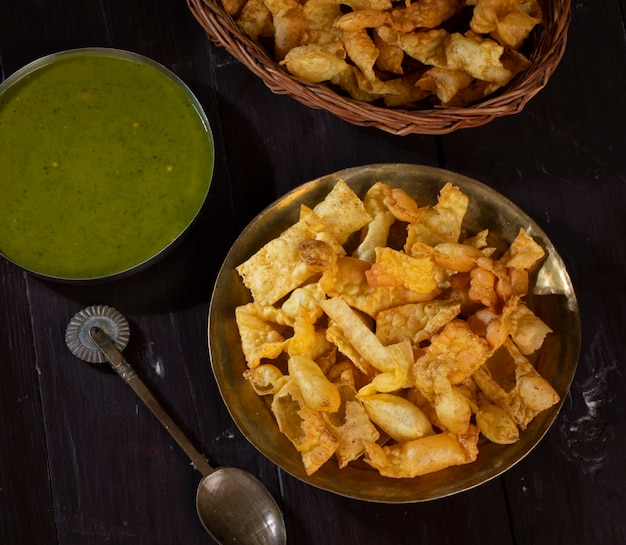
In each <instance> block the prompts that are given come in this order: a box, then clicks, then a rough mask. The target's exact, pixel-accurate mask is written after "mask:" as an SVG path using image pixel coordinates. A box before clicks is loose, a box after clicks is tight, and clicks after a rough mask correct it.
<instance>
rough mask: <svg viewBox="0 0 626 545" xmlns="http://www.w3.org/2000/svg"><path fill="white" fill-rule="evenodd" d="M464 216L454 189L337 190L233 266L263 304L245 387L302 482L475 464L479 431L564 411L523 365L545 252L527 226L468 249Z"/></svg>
mask: <svg viewBox="0 0 626 545" xmlns="http://www.w3.org/2000/svg"><path fill="white" fill-rule="evenodd" d="M277 1H278V0H277ZM432 5H436V2H434V3H433V4H432ZM316 9H317V8H316ZM319 9H320V12H319V13H316V14H315V18H316V19H317V18H321V20H323V17H324V10H322V8H321V7H320V8H319ZM368 17H369V16H367V14H364V16H363V17H361V18H357V17H356V16H355V17H354V18H352V19H350V18H346V19H345V21H349V22H350V24H351V25H356V24H357V23H356V20H357V19H358V21H360V22H361V23H363V22H364V21H367V20H368ZM319 24H321V25H323V23H321V22H320V23H319ZM468 205H469V200H468V198H467V196H466V195H465V194H463V192H461V191H460V190H459V188H457V187H455V186H453V185H451V184H446V185H444V186H443V187H442V188H441V190H440V192H439V195H438V199H437V202H436V203H434V204H425V203H420V202H418V201H417V200H416V199H415V198H413V197H412V196H410V195H409V194H408V193H407V192H406V191H404V190H402V189H399V188H393V187H390V186H389V185H388V184H386V183H384V182H379V183H376V184H374V185H373V186H372V187H371V188H370V189H369V190H368V191H367V193H366V194H365V196H364V198H363V200H361V199H360V198H359V197H358V196H357V195H356V194H355V193H354V192H353V191H352V189H350V187H349V186H348V185H347V184H345V183H344V182H338V183H337V184H336V185H335V186H334V188H333V189H332V190H331V191H330V193H329V194H328V195H327V196H326V197H325V198H324V200H323V201H322V202H320V203H319V204H318V205H316V206H315V207H314V208H313V209H311V208H308V207H306V206H303V207H302V209H301V214H300V219H299V221H298V222H297V223H296V224H295V225H294V226H292V227H290V228H288V229H286V230H285V231H284V232H283V233H282V234H281V235H279V236H278V237H277V238H276V239H274V240H272V241H270V242H268V243H267V244H266V245H265V246H264V247H263V248H261V250H259V251H258V252H257V253H256V254H255V255H253V256H252V257H251V258H250V259H249V260H248V261H246V262H245V263H243V264H242V265H240V266H239V267H238V268H237V271H238V272H239V273H240V275H241V277H242V280H243V281H244V283H245V285H246V286H248V287H249V288H250V290H251V292H252V296H253V302H251V303H248V304H245V305H241V306H239V307H237V309H236V310H235V317H236V322H237V326H238V328H239V333H240V336H241V345H242V350H243V353H244V356H245V358H246V361H247V364H248V369H247V370H246V372H245V373H244V376H245V377H246V379H247V380H248V382H249V383H250V386H251V387H252V388H253V389H254V391H255V392H256V393H257V394H258V395H260V396H267V398H268V400H269V399H271V410H272V412H273V414H274V416H275V418H276V421H277V423H278V427H279V429H280V431H281V432H282V433H284V434H285V436H286V437H288V438H289V440H290V441H291V443H293V445H294V446H295V448H296V449H297V450H298V452H299V453H300V455H301V456H302V461H303V465H304V468H305V470H306V472H307V474H309V475H311V474H313V473H314V472H315V471H317V470H318V469H319V468H320V467H321V466H322V465H323V464H325V463H326V462H327V461H329V460H331V459H334V460H336V463H337V465H338V466H339V467H340V468H343V467H345V466H346V465H348V464H350V463H351V462H352V461H354V460H358V459H363V460H365V462H366V463H367V464H369V465H370V466H371V467H372V468H375V469H376V470H377V471H379V472H380V474H381V475H383V476H386V477H392V478H413V477H417V476H420V475H423V474H425V473H430V472H433V471H439V470H441V469H444V468H446V467H450V466H454V465H459V464H466V463H469V462H472V461H473V460H475V459H476V456H477V452H478V447H477V445H478V437H479V435H480V434H482V436H483V437H485V438H486V439H487V440H489V441H491V442H493V443H498V444H502V445H507V444H511V443H513V442H515V441H518V440H519V437H520V433H523V430H525V429H526V427H527V426H528V424H529V423H530V421H531V420H532V419H533V418H534V417H535V416H537V415H538V414H539V413H540V412H541V411H544V410H546V409H548V408H550V407H551V406H553V405H554V404H555V403H557V402H558V401H559V396H558V394H557V393H556V391H555V390H554V389H553V388H552V386H551V385H550V384H549V383H548V382H547V381H546V380H545V379H544V378H543V377H542V376H541V375H540V374H539V373H538V372H537V370H536V369H535V368H534V367H533V365H532V364H531V362H530V361H529V360H528V359H527V357H526V356H528V355H530V354H534V353H535V352H537V351H538V350H539V349H540V348H541V347H542V346H543V344H544V341H545V339H546V337H547V336H548V335H549V334H550V333H551V329H550V327H549V326H548V325H547V324H546V323H545V322H544V321H543V320H542V319H541V318H539V317H538V316H537V315H535V314H534V312H533V311H532V309H531V308H530V307H529V306H528V305H527V304H526V303H525V302H524V298H525V296H526V294H527V293H528V291H529V284H530V278H531V273H532V271H533V268H534V267H536V266H537V264H538V263H539V262H540V261H541V260H542V259H543V258H544V256H545V252H544V250H543V248H542V247H541V245H540V244H539V243H538V242H537V241H535V240H534V239H533V238H532V237H531V236H530V235H529V234H528V233H527V232H526V231H525V230H524V229H520V231H519V232H518V234H517V236H516V237H515V239H514V240H513V241H512V242H511V244H510V245H509V246H508V247H507V248H506V249H502V250H501V251H499V252H497V251H496V249H495V248H494V247H492V246H490V244H489V238H490V237H489V232H488V231H487V230H482V231H479V232H478V233H476V234H471V235H472V236H469V237H468V234H467V233H466V232H465V230H464V219H465V214H466V211H467V208H468Z"/></svg>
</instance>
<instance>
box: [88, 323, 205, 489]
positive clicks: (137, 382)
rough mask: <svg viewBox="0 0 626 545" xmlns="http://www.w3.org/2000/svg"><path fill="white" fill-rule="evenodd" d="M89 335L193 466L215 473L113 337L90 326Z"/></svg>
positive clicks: (203, 471)
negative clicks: (138, 373) (118, 347)
mask: <svg viewBox="0 0 626 545" xmlns="http://www.w3.org/2000/svg"><path fill="white" fill-rule="evenodd" d="M89 336H90V337H91V339H92V340H93V342H94V343H95V344H96V346H97V347H98V348H99V349H100V351H101V352H102V354H103V355H104V357H105V358H106V359H107V361H108V362H109V363H110V364H111V367H113V369H114V370H115V372H116V373H117V374H118V375H119V376H120V377H122V379H124V382H126V384H128V385H129V386H130V387H131V388H132V389H133V390H134V392H135V393H136V394H137V395H138V396H139V398H140V399H141V401H143V402H144V404H145V405H146V406H147V407H148V409H150V410H151V411H152V414H154V416H156V417H157V419H158V420H159V422H160V423H161V424H162V425H163V427H164V428H165V429H166V430H167V431H168V432H169V434H170V435H171V436H172V438H173V439H174V440H175V441H176V442H177V443H178V445H179V446H180V448H182V449H183V450H184V451H185V454H187V456H188V457H189V459H190V460H191V463H192V464H193V466H194V467H195V468H196V469H197V470H198V471H199V472H200V473H202V475H204V476H205V477H206V476H207V475H209V474H211V473H213V471H214V469H213V468H212V467H211V466H210V465H209V463H208V462H207V460H206V458H205V457H204V455H203V454H201V453H200V452H198V451H197V450H196V448H195V447H194V446H193V445H192V444H191V441H189V439H187V437H186V436H185V434H184V433H183V431H182V430H181V429H180V428H179V427H178V425H177V424H176V423H175V422H174V421H173V420H172V419H171V418H170V416H169V415H168V414H167V413H166V412H165V409H163V407H162V406H161V404H160V403H159V402H158V401H157V399H156V398H155V397H154V395H153V394H152V392H151V391H150V390H149V389H148V387H147V386H146V385H145V384H144V382H143V381H142V380H141V379H140V378H139V377H138V376H137V373H136V372H135V370H134V369H133V368H132V366H131V365H130V364H129V363H128V362H127V361H126V359H125V358H124V356H123V355H122V353H121V352H120V351H119V350H118V349H117V348H116V347H115V345H114V344H113V341H112V340H111V338H110V337H109V336H108V335H107V334H106V333H105V332H104V331H103V330H102V329H100V328H99V327H92V328H90V329H89Z"/></svg>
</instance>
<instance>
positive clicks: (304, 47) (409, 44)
mask: <svg viewBox="0 0 626 545" xmlns="http://www.w3.org/2000/svg"><path fill="white" fill-rule="evenodd" d="M221 2H222V5H223V7H224V9H225V10H226V11H227V12H228V13H229V14H230V15H231V16H232V17H233V19H234V20H235V22H236V24H237V26H238V28H239V29H240V31H241V32H242V33H243V34H245V35H247V36H249V37H250V38H252V39H253V40H255V41H256V42H258V43H259V44H261V45H262V46H263V47H265V48H266V50H268V51H269V53H270V55H272V56H273V57H274V58H275V60H277V61H278V62H280V64H281V65H283V66H285V67H286V69H287V70H288V71H289V72H290V73H291V74H293V75H294V76H297V77H299V78H301V79H303V80H306V81H309V82H314V83H319V82H327V83H328V84H331V86H334V87H335V88H338V89H341V90H343V91H344V92H345V93H347V94H348V95H349V96H351V97H352V98H354V99H356V100H359V101H364V102H374V101H376V100H378V99H380V101H382V103H383V104H384V105H385V106H387V107H395V106H402V107H405V108H407V107H411V108H415V109H424V108H432V107H464V106H468V105H470V104H473V103H475V102H477V101H479V100H481V99H482V98H484V97H486V96H488V95H490V94H492V93H493V92H495V91H496V90H498V89H500V88H502V87H504V86H505V85H507V84H508V83H509V82H510V81H511V80H512V79H513V78H514V77H515V76H516V75H517V74H518V73H520V72H522V71H523V70H526V69H527V68H528V67H529V66H530V62H529V60H528V58H527V57H526V56H525V55H524V54H523V53H521V51H520V50H521V48H522V45H523V44H524V42H525V40H526V38H527V37H528V36H529V34H530V33H531V31H532V30H533V29H534V28H535V26H536V25H538V24H540V23H541V22H542V10H541V5H540V4H539V0H413V1H411V0H405V1H402V2H401V1H399V0H221Z"/></svg>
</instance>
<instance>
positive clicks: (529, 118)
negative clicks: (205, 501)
mask: <svg viewBox="0 0 626 545" xmlns="http://www.w3.org/2000/svg"><path fill="white" fill-rule="evenodd" d="M625 12H626V3H625V2H624V0H604V1H603V2H590V1H588V0H580V1H576V2H574V3H573V21H572V25H571V27H570V32H569V41H568V47H567V51H566V53H565V56H564V58H563V60H562V63H561V65H560V66H559V68H558V69H557V71H556V73H555V74H554V76H553V77H552V79H551V80H550V82H549V84H548V85H547V87H546V88H545V89H544V90H543V91H542V92H541V93H540V94H539V95H538V96H536V97H535V98H534V99H533V100H531V101H530V103H529V104H528V105H527V107H526V108H525V109H524V111H523V112H522V113H520V114H517V115H515V116H509V117H504V118H500V119H497V120H495V121H493V122H491V123H490V124H488V125H485V126H484V127H480V128H476V129H471V130H462V131H458V132H455V133H452V134H449V135H445V136H441V137H435V136H420V135H413V136H405V137H396V136H392V135H389V134H386V133H384V132H382V131H379V130H376V129H368V128H359V127H356V126H352V125H349V124H347V123H345V122H343V121H341V120H338V119H336V118H334V117H333V116H331V115H330V114H328V113H327V112H324V111H318V110H313V109H308V108H306V107H305V106H302V105H300V104H299V103H297V102H295V101H294V100H292V99H290V98H288V97H284V96H276V95H274V94H272V93H271V92H270V91H269V90H268V89H267V88H266V87H265V86H264V84H263V83H262V82H261V81H260V80H258V79H257V78H256V77H255V76H253V75H252V74H251V73H250V72H249V71H248V70H247V69H246V68H245V67H244V66H242V65H241V64H239V63H238V62H236V61H234V60H233V59H232V58H231V57H230V56H229V55H228V54H227V53H226V52H224V51H223V50H221V49H219V48H217V47H215V46H214V45H212V44H211V43H210V42H209V41H207V39H206V37H205V35H204V33H203V31H202V29H201V28H200V26H199V25H198V24H197V23H196V21H195V20H194V19H193V17H192V15H191V13H190V12H189V10H188V8H187V6H186V4H185V1H184V0H156V1H155V0H153V1H150V2H149V1H146V0H109V1H103V0H99V1H96V0H21V1H16V0H13V1H10V2H9V1H7V2H4V3H3V6H2V9H0V73H1V75H2V79H4V78H6V77H7V76H9V75H10V74H12V73H13V72H15V71H16V70H17V69H19V68H20V67H22V66H23V65H25V64H27V63H28V62H30V61H32V60H34V59H36V58H37V57H40V56H42V55H45V54H48V53H52V52H55V51H59V50H63V49H71V48H77V47H83V46H110V47H116V48H122V49H128V50H132V51H136V52H138V53H141V54H143V55H146V56H148V57H151V58H153V59H155V60H157V61H159V62H161V63H162V64H164V65H165V66H167V67H169V68H170V69H172V70H173V71H174V72H175V73H177V74H178V75H179V76H180V77H181V78H182V79H183V80H184V81H185V82H186V83H187V84H188V85H189V86H190V87H191V88H192V90H193V91H194V92H195V93H196V94H197V96H198V97H199V98H200V100H201V102H202V103H203V105H204V107H205V108H206V111H207V114H208V117H209V119H210V122H211V124H212V127H213V131H214V135H215V139H216V143H217V164H216V170H215V177H214V182H213V186H212V189H211V193H210V197H209V199H208V202H207V205H206V207H205V209H204V211H203V213H202V216H201V218H200V221H199V223H198V224H197V225H196V226H195V227H194V228H193V230H192V232H191V233H190V234H189V236H188V237H187V238H186V239H185V240H184V242H183V244H182V245H181V246H180V247H178V248H177V249H176V250H175V251H174V252H173V253H172V254H170V255H169V256H168V257H167V258H166V259H165V260H163V261H162V262H160V263H159V264H158V265H156V266H153V267H152V268H150V269H148V270H146V271H144V272H142V273H139V274H137V275H135V276H132V277H129V278H127V279H124V280H120V281H115V282H110V283H106V284H101V285H91V286H84V285H83V286H77V285H61V284H55V283H49V282H46V281H42V280H39V279H36V278H34V277H32V276H30V275H28V274H26V273H24V272H22V271H21V270H20V269H18V268H16V267H15V266H13V265H11V264H9V263H7V262H5V261H4V260H0V543H2V544H3V545H37V544H42V545H51V544H55V543H57V544H59V545H72V544H81V545H92V544H93V545H98V544H128V545H131V544H132V545H141V544H149V545H160V544H163V545H174V544H181V545H192V544H204V543H211V542H212V541H211V539H210V538H209V537H208V536H207V534H206V533H205V532H204V530H203V528H202V526H201V524H200V522H199V521H198V519H197V516H196V512H195V506H194V497H195V490H196V486H197V484H198V481H199V474H198V473H196V472H195V471H194V470H193V468H192V467H191V466H190V465H189V463H188V460H187V459H186V457H185V455H184V454H183V453H182V451H180V450H179V449H178V447H177V446H176V445H175V444H174V443H173V442H172V440H171V439H170V438H169V436H168V435H167V434H166V433H165V432H164V430H163V429H162V428H161V427H160V426H159V424H158V423H157V422H156V420H155V419H154V418H153V416H152V415H151V414H150V413H149V412H148V411H147V410H145V409H144V407H143V406H141V405H140V403H139V401H138V400H137V398H136V397H135V396H134V394H133V393H132V392H131V391H130V389H129V388H127V387H126V386H125V385H124V384H123V382H122V381H121V380H120V379H119V378H118V377H116V376H115V375H114V374H112V373H104V372H100V371H97V370H95V369H94V368H93V367H91V366H89V365H87V364H84V363H81V362H79V361H78V360H77V359H76V358H74V357H73V356H72V355H71V354H70V353H69V351H68V350H67V348H66V347H65V344H64V338H63V337H64V331H65V327H66V325H67V323H68V320H69V319H70V318H71V316H72V315H73V314H74V313H75V312H77V311H78V310H80V309H82V308H83V307H85V306H87V305H91V304H99V303H103V304H108V305H112V306H114V307H116V308H118V309H119V310H121V311H122V312H123V313H124V314H125V315H126V316H127V317H128V318H129V320H130V322H131V328H132V331H133V334H132V335H133V336H132V338H131V342H130V345H129V347H128V349H127V351H126V355H127V357H128V359H129V360H130V361H133V362H134V363H135V366H136V368H137V370H138V372H139V373H140V374H141V375H142V376H143V377H144V378H145V380H146V382H148V384H150V385H151V386H152V387H153V388H154V389H155V391H156V392H157V395H158V396H159V398H160V399H162V400H166V401H165V403H166V405H167V407H168V409H169V410H170V411H171V413H172V415H173V416H174V418H175V419H176V420H177V421H178V422H179V423H180V424H181V426H182V427H183V428H184V429H185V430H186V431H187V432H188V433H189V435H190V436H191V438H192V440H193V441H194V442H195V443H196V444H197V445H198V447H199V448H200V450H202V451H203V452H205V453H206V454H207V455H208V456H209V458H210V459H211V460H212V462H213V463H214V464H216V465H222V464H230V465H235V466H239V467H242V468H245V469H248V470H250V471H252V472H253V473H254V474H256V475H258V476H259V478H260V479H261V480H262V481H263V482H264V483H266V485H267V486H268V487H269V489H270V490H271V491H272V493H273V494H274V495H275V496H276V497H277V498H278V499H279V501H280V504H281V506H282V509H283V510H284V514H285V519H286V525H287V531H288V542H289V543H291V544H296V545H322V544H323V545H335V544H338V543H342V544H354V545H400V544H405V543H406V544H408V543H420V544H437V545H443V544H447V543H449V544H454V545H461V544H465V543H467V544H474V543H487V544H498V545H506V544H510V545H538V544H546V545H619V544H623V543H626V469H625V462H626V418H625V415H626V384H625V377H624V373H625V370H626V356H625V354H626V342H625V339H626V311H625V309H626V290H625V289H624V278H625V277H626V244H625V241H624V239H625V238H626V212H625V210H626V91H625V89H626V36H625V35H624V23H625V21H624V13H625ZM0 153H2V150H0ZM374 162H410V163H417V164H425V165H432V166H440V167H445V168H448V169H451V170H454V171H456V172H459V173H461V174H465V175H467V176H470V177H473V178H476V179H478V180H481V181H483V182H484V183H486V184H488V185H490V186H491V187H493V188H495V189H497V190H498V191H500V192H502V193H503V194H504V195H506V196H507V197H509V198H510V199H512V200H513V201H514V202H516V203H517V204H518V205H519V206H520V207H521V208H522V209H523V210H525V211H526V212H527V213H528V214H529V215H530V216H532V217H533V218H534V219H535V220H536V221H537V222H538V223H539V224H540V226H541V227H542V228H543V229H544V230H545V231H546V233H547V234H548V236H550V237H551V239H552V240H553V242H554V244H555V246H556V247H557V249H558V250H559V252H560V253H561V255H562V257H563V259H564V260H565V262H566V265H567V267H568V269H569V272H570V275H571V277H572V280H573V282H574V285H575V288H576V291H577V294H578V297H579V304H580V311H581V320H582V350H581V355H580V361H579V367H578V371H577V374H576V377H575V380H574V384H573V386H572V389H571V392H570V394H569V396H568V398H567V400H566V402H565V405H564V407H563V409H562V411H561V413H560V415H559V417H558V419H557V421H556V423H555V425H554V426H553V427H552V429H551V430H550V432H549V433H548V434H547V436H546V437H545V438H544V440H543V442H542V443H541V444H540V445H539V446H538V447H537V448H536V449H535V450H533V451H532V452H531V454H530V455H529V456H527V457H526V458H525V459H524V460H523V461H522V462H520V463H519V464H518V465H516V466H515V467H514V468H513V469H511V470H510V471H509V472H507V473H506V474H505V475H504V476H502V477H500V478H497V479H495V480H492V481H490V482H489V483H487V484H485V485H483V486H480V487H478V488H476V489H473V490H471V491H469V492H466V493H463V494H459V495H456V496H452V497H449V498H446V499H442V500H437V501H433V502H428V503H418V504H409V505H376V504H370V503H366V502H361V501H356V500H350V499H346V498H343V497H338V496H335V495H333V494H330V493H326V492H323V491H320V490H317V489H314V488H311V487H309V486H307V485H304V484H302V483H300V482H299V481H297V480H295V479H294V478H292V477H290V476H289V475H287V474H284V473H283V472H281V471H279V470H277V468H276V467H275V466H273V465H272V464H271V463H269V462H268V461H267V460H265V459H264V458H263V457H262V456H261V455H260V454H258V453H257V451H256V450H255V449H254V448H253V447H252V446H251V445H250V444H249V443H248V442H247V440H246V439H245V438H243V437H242V435H241V434H240V433H239V431H238V429H237V428H236V426H235V424H234V423H233V421H232V420H231V418H230V416H229V415H228V413H227V411H226V409H225V407H224V405H223V403H222V400H221V398H220V396H219V394H218V391H217V387H216V385H215V382H214V379H213V376H212V373H211V369H210V365H209V359H208V354H207V342H206V327H207V309H208V303H209V299H210V295H211V289H212V285H213V281H214V279H215V276H216V274H217V271H218V268H219V266H220V263H221V261H222V259H223V258H224V256H225V254H226V252H227V250H228V248H229V246H230V244H231V243H232V241H233V240H234V239H235V237H236V236H237V234H238V233H239V231H240V230H241V229H242V228H243V227H244V226H245V225H246V223H247V222H248V221H249V220H250V219H251V218H252V217H253V216H254V215H255V214H256V213H258V212H259V211H260V210H261V209H262V208H263V207H265V206H266V205H267V204H269V203H270V202H272V201H273V200H274V199H275V198H277V197H279V196H280V195H282V194H283V193H285V192H286V191H287V190H289V189H291V188H293V187H295V186H296V185H298V184H301V183H303V182H305V181H307V180H309V179H312V178H316V177H318V176H320V175H323V174H326V173H329V172H333V171H336V170H339V169H341V168H345V167H350V166H357V165H363V164H367V163H374ZM0 175H2V174H1V173H0ZM0 198H1V196H0Z"/></svg>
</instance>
